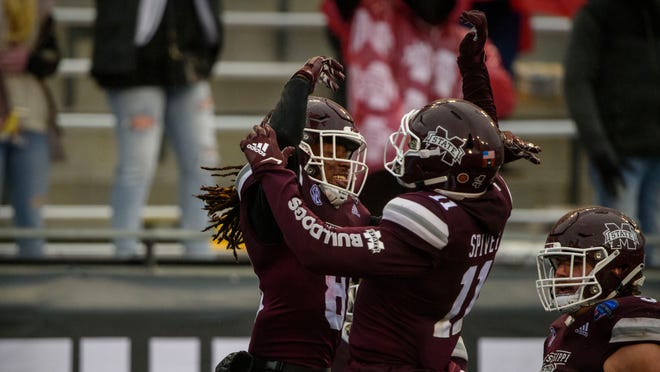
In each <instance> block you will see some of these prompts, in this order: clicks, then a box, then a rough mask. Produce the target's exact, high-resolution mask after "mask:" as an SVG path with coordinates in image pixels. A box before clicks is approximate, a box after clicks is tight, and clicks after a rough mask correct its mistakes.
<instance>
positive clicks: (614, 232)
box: [603, 222, 639, 250]
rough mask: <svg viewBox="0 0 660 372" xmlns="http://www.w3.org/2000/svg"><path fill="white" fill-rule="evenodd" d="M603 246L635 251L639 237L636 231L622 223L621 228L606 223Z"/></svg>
mask: <svg viewBox="0 0 660 372" xmlns="http://www.w3.org/2000/svg"><path fill="white" fill-rule="evenodd" d="M603 235H604V237H605V244H606V245H607V244H609V246H610V247H612V249H630V250H635V249H637V247H638V246H639V237H638V235H637V231H635V229H634V228H633V227H632V226H631V225H630V224H629V223H625V222H624V223H622V224H621V226H619V225H617V224H616V223H613V222H611V223H606V224H605V231H603Z"/></svg>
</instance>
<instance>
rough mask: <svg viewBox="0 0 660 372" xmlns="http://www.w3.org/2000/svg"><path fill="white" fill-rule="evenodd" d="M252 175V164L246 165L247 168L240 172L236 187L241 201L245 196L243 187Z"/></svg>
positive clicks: (235, 183)
mask: <svg viewBox="0 0 660 372" xmlns="http://www.w3.org/2000/svg"><path fill="white" fill-rule="evenodd" d="M251 175H252V168H251V167H250V164H245V166H244V167H243V168H241V170H240V171H238V175H237V176H236V180H235V181H234V185H235V186H236V192H238V198H239V199H241V196H243V190H242V189H243V185H245V181H247V179H248V178H249V177H250V176H251Z"/></svg>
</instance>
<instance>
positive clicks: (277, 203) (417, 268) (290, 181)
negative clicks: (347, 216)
mask: <svg viewBox="0 0 660 372" xmlns="http://www.w3.org/2000/svg"><path fill="white" fill-rule="evenodd" d="M255 177H257V178H258V179H259V180H260V183H261V185H262V188H263V190H264V192H265V194H266V198H267V199H268V203H269V204H270V206H271V210H272V211H273V215H274V218H275V220H276V221H277V223H278V225H279V226H280V229H281V230H282V233H283V236H284V240H285V241H286V243H287V245H288V246H289V248H290V249H291V250H292V251H293V252H294V254H295V255H296V257H297V258H298V260H299V261H300V263H301V264H302V265H303V266H305V267H306V268H307V269H309V270H310V271H313V272H316V273H319V274H331V275H341V276H356V277H357V276H360V277H366V276H372V275H378V276H383V275H386V276H387V275H396V276H410V275H415V274H418V273H420V272H421V271H425V270H428V269H429V268H430V267H431V262H430V259H429V258H428V255H426V254H424V252H422V251H417V250H412V249H409V248H408V247H407V245H406V243H405V242H403V241H402V240H401V239H400V238H398V237H397V234H396V233H395V230H396V225H394V224H393V223H391V222H389V221H382V222H381V223H380V224H379V225H377V226H362V227H337V226H334V225H331V224H327V223H326V222H324V221H322V220H321V219H320V218H318V217H317V216H316V215H315V214H314V213H313V212H312V211H311V210H310V209H309V208H308V207H307V206H306V205H305V204H304V203H303V201H302V199H301V197H300V194H299V191H298V185H297V183H296V176H295V174H294V173H293V172H291V171H290V170H288V169H285V168H282V167H263V168H259V169H258V170H257V171H256V172H255Z"/></svg>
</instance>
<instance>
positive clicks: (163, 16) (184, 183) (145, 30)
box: [92, 0, 223, 258]
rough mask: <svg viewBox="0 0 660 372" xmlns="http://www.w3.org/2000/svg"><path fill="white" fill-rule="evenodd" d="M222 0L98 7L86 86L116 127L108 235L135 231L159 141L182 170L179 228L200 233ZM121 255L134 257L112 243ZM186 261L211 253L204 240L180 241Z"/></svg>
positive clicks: (133, 244) (131, 249)
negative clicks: (99, 96) (98, 93)
mask: <svg viewBox="0 0 660 372" xmlns="http://www.w3.org/2000/svg"><path fill="white" fill-rule="evenodd" d="M220 10H221V2H220V1H219V0H196V1H155V0H141V1H131V0H122V1H117V0H97V1H96V21H95V24H94V52H93V61H92V76H93V77H94V78H95V79H96V81H97V82H98V84H99V85H101V86H102V87H103V88H104V89H105V91H106V93H107V98H108V102H109V104H110V107H111V109H112V111H113V113H114V115H115V117H116V127H115V130H116V138H117V149H118V156H119V159H118V165H117V169H116V174H115V180H114V184H113V187H112V200H111V204H112V208H113V216H112V226H113V227H114V228H120V229H128V230H136V229H139V228H140V224H141V219H140V213H141V210H142V207H143V206H144V205H145V203H146V202H147V200H148V195H149V189H150V187H151V182H152V180H153V177H154V173H155V171H156V165H157V159H158V154H159V151H160V146H161V140H162V138H163V132H165V133H166V134H167V139H168V140H170V142H171V144H172V145H173V148H174V151H175V153H176V156H177V160H178V166H179V206H180V208H181V223H180V225H181V227H182V228H186V229H191V230H198V231H199V230H202V229H203V228H204V227H205V225H206V213H205V212H204V211H203V210H202V207H203V206H202V203H201V202H200V201H199V200H198V199H197V198H195V197H194V195H195V194H196V193H197V190H198V188H199V185H200V184H209V183H210V182H211V178H210V175H209V174H208V173H207V172H205V171H204V170H202V169H201V166H207V167H213V166H216V165H217V163H218V155H217V154H218V151H217V145H216V139H215V134H214V131H213V126H212V120H211V119H212V115H213V113H214V112H213V111H214V109H213V100H212V96H211V90H210V84H209V75H210V73H211V70H212V67H213V65H214V63H215V61H216V59H217V57H218V53H219V51H220V49H221V46H222V41H223V39H222V37H223V33H222V25H221V23H220V19H219V17H218V16H219V13H220ZM115 245H116V248H117V255H118V256H120V257H127V256H131V255H135V254H136V252H137V250H138V243H137V240H136V239H131V238H126V239H125V238H122V239H116V240H115ZM184 245H185V249H186V255H187V257H189V258H204V257H208V256H209V255H210V253H211V250H210V246H209V243H208V242H207V241H205V240H186V241H184Z"/></svg>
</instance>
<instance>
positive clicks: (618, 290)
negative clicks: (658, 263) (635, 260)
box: [605, 264, 646, 300]
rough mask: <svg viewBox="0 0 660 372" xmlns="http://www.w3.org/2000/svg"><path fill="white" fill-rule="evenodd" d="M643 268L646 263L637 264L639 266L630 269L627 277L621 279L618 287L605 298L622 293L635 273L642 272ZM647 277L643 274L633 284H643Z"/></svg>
mask: <svg viewBox="0 0 660 372" xmlns="http://www.w3.org/2000/svg"><path fill="white" fill-rule="evenodd" d="M643 269H644V264H639V265H637V267H635V268H634V269H632V270H630V273H629V274H628V275H626V277H625V278H623V279H622V280H621V283H620V284H619V285H618V286H617V287H616V289H615V290H613V291H612V292H610V294H608V295H607V297H606V298H605V299H607V300H609V299H610V298H613V297H616V296H618V295H619V294H621V292H622V291H623V288H624V287H625V286H626V285H627V284H628V283H629V282H630V281H631V280H632V278H634V277H635V275H637V274H638V273H640V272H641V271H642V270H643ZM645 279H646V277H645V276H642V277H641V278H639V279H638V280H636V281H635V283H633V284H637V285H642V284H644V280H645Z"/></svg>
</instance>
